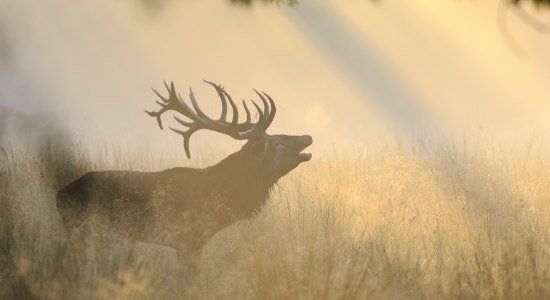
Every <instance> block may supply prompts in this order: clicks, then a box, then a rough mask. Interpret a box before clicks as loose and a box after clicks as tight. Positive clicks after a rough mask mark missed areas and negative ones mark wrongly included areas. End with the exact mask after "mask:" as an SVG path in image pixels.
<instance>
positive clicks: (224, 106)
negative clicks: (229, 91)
mask: <svg viewBox="0 0 550 300" xmlns="http://www.w3.org/2000/svg"><path fill="white" fill-rule="evenodd" d="M203 81H204V82H206V83H208V84H209V85H211V86H213V87H214V88H215V89H216V92H217V93H218V96H219V97H220V102H221V103H222V113H221V115H220V118H219V121H223V122H227V99H225V95H224V94H223V92H222V90H223V88H222V87H221V86H220V85H217V84H215V83H213V82H210V81H207V80H203Z"/></svg>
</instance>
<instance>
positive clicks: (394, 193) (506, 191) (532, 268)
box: [0, 143, 550, 299]
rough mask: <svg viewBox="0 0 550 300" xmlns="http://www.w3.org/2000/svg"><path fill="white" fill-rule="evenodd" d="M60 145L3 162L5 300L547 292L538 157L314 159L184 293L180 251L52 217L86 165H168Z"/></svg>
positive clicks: (0, 271) (234, 230)
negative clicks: (94, 157)
mask: <svg viewBox="0 0 550 300" xmlns="http://www.w3.org/2000/svg"><path fill="white" fill-rule="evenodd" d="M68 148H71V149H75V147H73V146H71V147H68ZM76 148H78V147H76ZM64 149H67V148H62V147H61V146H59V145H57V144H56V145H53V144H51V145H49V146H48V147H42V148H40V149H39V150H38V151H31V150H28V149H24V150H21V149H19V150H17V149H16V148H13V147H12V148H9V149H6V150H4V153H0V170H1V172H2V175H1V177H0V191H1V195H0V201H1V202H0V209H1V210H0V238H1V240H0V251H1V252H0V276H1V277H0V298H6V297H12V298H25V297H31V296H35V297H38V298H44V299H65V298H100V299H101V298H103V299H136V298H144V299H147V298H150V299H162V298H174V299H178V298H182V297H187V298H203V299H210V298H212V299H226V298H232V299H293V298H295V299H365V298H367V299H368V298H371V299H416V298H418V299H426V298H428V299H441V298H460V299H464V298H475V299H479V298H484V299H486V298H491V299H493V298H497V299H548V298H550V273H549V272H550V271H548V270H550V256H549V254H550V253H549V251H550V239H549V238H550V231H549V229H550V204H549V202H548V199H549V196H550V169H549V168H548V167H549V166H548V161H546V160H545V159H543V158H542V155H541V156H537V155H535V154H533V153H527V152H525V151H519V150H511V149H505V148H497V147H493V146H492V145H491V143H487V144H486V145H485V146H479V147H478V149H476V150H475V151H471V153H465V152H460V151H455V150H447V151H440V152H438V153H436V154H433V155H431V156H430V157H427V156H418V155H414V154H410V153H404V152H399V151H386V150H382V149H385V148H384V147H380V149H379V150H377V149H365V150H357V151H349V152H340V153H332V154H331V155H325V156H324V157H319V156H316V157H315V159H314V160H313V161H311V162H309V163H307V164H304V165H302V166H300V167H299V168H298V169H297V170H295V171H293V172H292V173H291V174H289V175H288V176H286V177H285V178H283V179H282V180H281V181H280V183H279V184H278V186H277V188H276V189H275V191H274V193H273V195H272V197H271V199H270V200H269V201H268V202H267V203H266V205H265V207H264V208H263V209H262V210H261V211H259V212H258V213H257V215H256V216H255V217H254V218H252V219H250V220H244V221H241V222H238V223H236V224H234V225H232V226H230V227H228V228H226V229H224V230H222V231H221V232H220V233H218V234H217V235H216V236H215V237H214V238H213V239H212V240H211V241H210V243H209V244H208V245H207V246H206V247H205V249H204V250H203V253H202V257H201V261H200V269H201V271H200V274H199V275H198V277H197V278H196V279H195V280H194V281H193V282H192V283H191V284H186V285H183V284H182V283H181V282H180V279H179V278H178V277H177V275H176V272H174V271H173V270H172V269H171V266H172V265H173V262H174V260H175V254H174V253H173V250H171V249H169V248H166V247H161V246H154V245H146V244H142V243H133V242H127V241H118V240H114V239H111V238H110V237H109V236H108V235H106V234H101V233H98V232H96V231H95V230H94V229H93V228H92V229H86V230H82V231H79V232H72V233H70V234H68V233H66V232H65V230H64V229H63V227H62V226H61V224H60V218H59V215H58V214H57V212H56V208H55V193H56V190H57V189H58V188H59V187H61V186H63V185H64V184H67V183H68V182H70V181H71V180H72V179H74V178H75V177H77V176H78V175H80V174H82V173H83V172H85V171H87V170H91V169H109V168H136V169H137V168H139V169H156V168H157V166H159V165H162V166H164V165H166V164H169V162H167V161H163V162H158V161H155V160H154V159H145V161H144V158H146V157H150V154H149V153H136V152H134V153H130V154H129V155H130V156H128V151H123V150H124V149H119V150H117V149H114V150H113V151H112V153H110V154H109V153H107V154H105V155H106V157H105V159H103V160H101V161H94V162H90V161H89V160H87V158H86V157H87V155H86V154H85V151H83V150H81V151H74V150H72V151H65V150H64ZM108 155H112V157H107V156H108ZM113 157H118V159H115V160H113V159H112V158H113ZM168 160H169V159H168ZM117 161H119V162H120V164H119V165H117ZM2 295H4V297H1V296H2Z"/></svg>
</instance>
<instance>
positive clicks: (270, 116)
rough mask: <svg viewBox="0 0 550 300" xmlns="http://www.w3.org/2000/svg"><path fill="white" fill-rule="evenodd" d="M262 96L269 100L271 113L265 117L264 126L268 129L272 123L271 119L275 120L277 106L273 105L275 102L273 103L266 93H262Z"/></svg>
mask: <svg viewBox="0 0 550 300" xmlns="http://www.w3.org/2000/svg"><path fill="white" fill-rule="evenodd" d="M263 94H264V95H265V96H266V97H267V99H269V103H270V104H271V112H270V114H269V116H268V117H267V121H266V124H265V128H268V127H269V126H270V125H271V123H272V122H273V119H275V114H276V113H277V106H276V105H275V101H273V99H272V98H271V97H270V96H269V95H268V94H267V93H265V92H263Z"/></svg>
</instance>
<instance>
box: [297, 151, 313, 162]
mask: <svg viewBox="0 0 550 300" xmlns="http://www.w3.org/2000/svg"><path fill="white" fill-rule="evenodd" d="M300 160H301V161H309V160H311V153H307V152H304V153H300Z"/></svg>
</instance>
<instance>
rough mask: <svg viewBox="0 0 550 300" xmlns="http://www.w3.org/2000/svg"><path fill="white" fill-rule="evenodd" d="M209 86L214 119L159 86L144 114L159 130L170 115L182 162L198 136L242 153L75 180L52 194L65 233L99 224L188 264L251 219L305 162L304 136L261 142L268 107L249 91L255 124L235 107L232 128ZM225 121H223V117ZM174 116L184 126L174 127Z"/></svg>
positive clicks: (224, 96)
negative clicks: (224, 138)
mask: <svg viewBox="0 0 550 300" xmlns="http://www.w3.org/2000/svg"><path fill="white" fill-rule="evenodd" d="M205 82H206V83H207V84H209V85H211V86H213V87H214V88H215V89H216V91H217V94H218V96H219V98H220V101H221V106H222V107H221V108H222V110H221V116H220V118H219V119H216V120H214V119H211V118H210V117H208V116H207V115H206V114H205V113H204V112H203V111H202V110H201V109H200V108H199V105H198V104H197V100H196V99H195V96H194V94H193V91H192V89H190V93H189V98H190V100H191V105H192V107H193V109H192V108H191V107H190V106H189V105H188V104H187V103H186V102H185V101H184V100H183V98H182V97H181V96H180V95H179V94H177V93H176V90H175V87H174V83H173V82H172V83H171V85H170V86H168V85H167V84H166V83H165V86H166V89H167V91H168V96H167V97H164V96H162V95H161V94H160V93H158V92H157V91H156V90H153V91H154V92H155V93H156V94H157V95H158V96H159V98H160V100H161V101H157V103H158V104H159V105H160V106H161V108H160V109H159V110H158V111H150V112H149V111H146V112H147V113H148V114H149V115H150V116H152V117H154V118H156V120H157V122H158V125H159V127H160V128H161V129H163V123H162V119H161V117H162V116H163V114H164V113H165V112H168V111H172V112H173V113H174V119H175V120H176V121H177V123H179V124H180V125H182V126H183V127H184V128H182V129H176V128H170V129H172V130H173V131H174V132H176V133H178V134H180V135H182V137H183V141H184V149H185V153H186V155H187V157H188V158H190V157H191V154H190V151H189V140H190V138H191V136H192V134H193V133H195V132H197V131H198V130H201V129H207V130H212V131H215V132H219V133H222V134H226V135H229V136H230V137H232V138H234V139H237V140H246V141H247V142H246V143H245V144H244V146H243V147H242V148H241V149H240V150H239V151H237V152H235V153H233V154H231V155H229V156H228V157H227V158H225V159H223V160H222V161H221V162H219V163H218V164H216V165H213V166H210V167H207V168H204V169H193V168H185V167H176V168H172V169H167V170H164V171H160V172H137V171H99V172H90V173H87V174H85V175H83V176H82V177H80V178H78V179H76V180H75V181H73V182H72V183H70V184H69V185H67V186H66V187H64V188H63V189H61V190H60V191H59V192H58V197H57V207H58V209H59V212H60V214H61V217H62V220H63V224H64V225H65V227H66V228H69V229H70V228H75V227H78V226H80V225H81V224H82V223H84V222H85V221H86V220H87V219H88V218H89V217H91V216H96V217H97V216H99V217H100V219H101V220H102V221H104V222H106V223H108V227H109V228H110V229H111V230H113V232H115V233H117V234H119V235H120V236H123V237H125V238H129V239H134V240H139V241H144V242H148V243H155V244H160V245H165V246H170V247H173V248H175V249H176V250H177V252H178V257H179V259H182V258H183V259H187V260H192V259H193V258H192V256H193V255H196V254H197V253H199V252H200V250H201V249H202V247H203V246H204V245H205V244H206V243H207V241H208V240H209V238H211V237H212V236H213V235H214V234H215V233H216V232H218V231H219V230H220V229H222V228H224V227H226V226H228V225H230V224H232V223H234V222H236V221H238V220H241V219H245V218H249V217H251V216H253V214H254V212H255V211H257V210H258V209H260V207H261V206H262V204H263V203H265V201H266V200H267V199H268V197H269V195H270V191H271V189H272V188H273V186H274V185H275V184H276V182H277V180H278V179H280V178H281V177H283V176H284V175H286V174H287V173H289V172H290V171H292V170H293V169H294V168H296V167H297V166H298V165H299V164H300V163H302V162H306V161H309V160H310V159H311V154H310V153H303V152H302V151H303V150H304V149H305V148H307V147H308V146H310V145H311V144H312V142H313V140H312V138H311V136H308V135H303V136H291V135H269V134H267V133H266V130H267V129H268V127H269V126H270V124H271V123H272V121H273V119H274V117H275V113H276V106H275V102H274V101H273V99H272V98H271V97H270V96H269V95H267V94H266V93H260V92H258V91H256V90H254V91H255V92H256V94H257V95H258V96H259V98H260V99H261V101H262V103H263V109H262V108H260V106H259V105H258V104H256V102H254V101H252V104H253V105H254V107H255V109H256V110H257V112H258V119H257V121H255V122H253V121H252V120H251V113H250V110H249V109H248V107H247V104H246V102H245V101H244V100H243V106H244V110H245V113H246V120H245V121H244V122H239V111H238V108H237V106H236V104H235V102H234V101H233V99H232V98H231V96H230V95H229V94H228V93H227V92H226V91H225V90H224V89H223V88H222V87H221V86H219V85H217V84H214V83H212V82H208V81H205ZM229 109H230V110H231V118H230V119H229V118H228V110H229ZM182 116H183V117H185V119H182Z"/></svg>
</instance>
